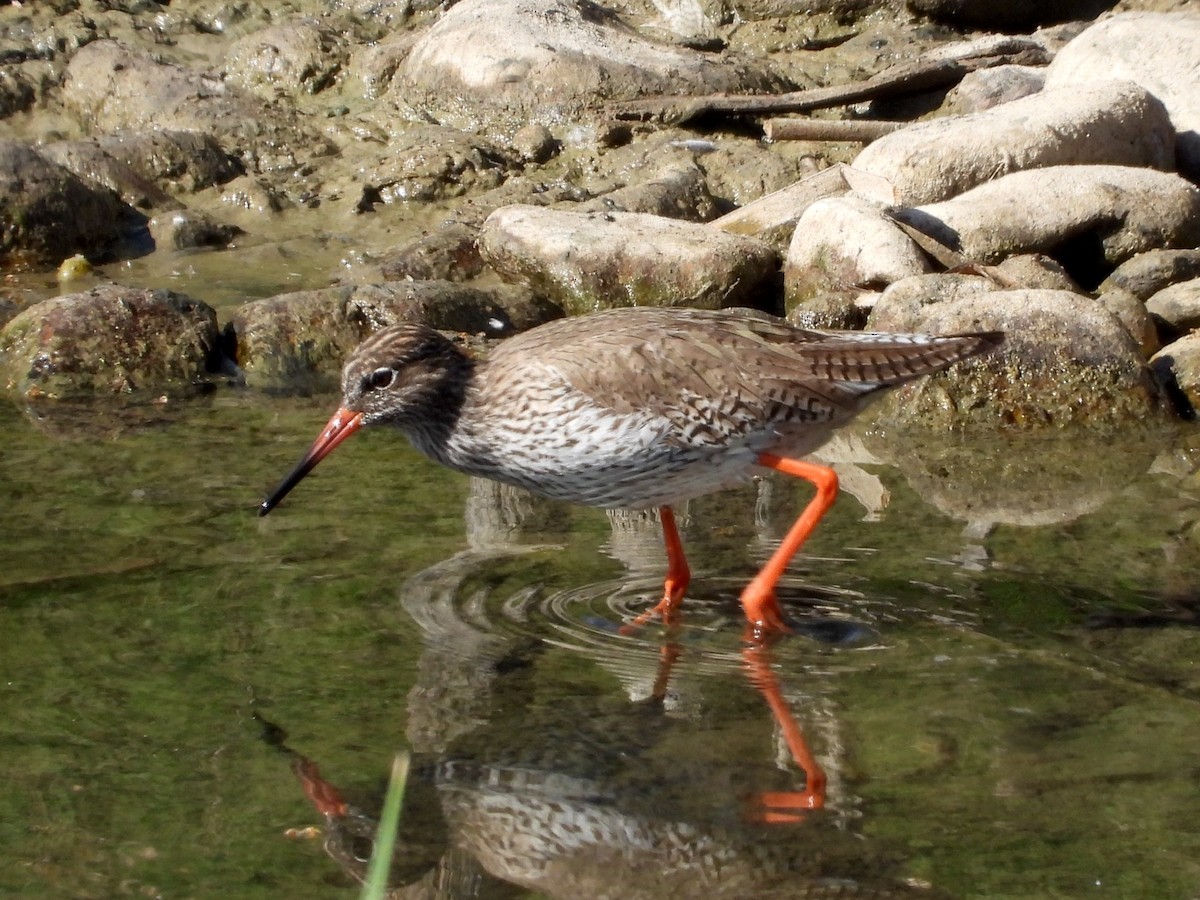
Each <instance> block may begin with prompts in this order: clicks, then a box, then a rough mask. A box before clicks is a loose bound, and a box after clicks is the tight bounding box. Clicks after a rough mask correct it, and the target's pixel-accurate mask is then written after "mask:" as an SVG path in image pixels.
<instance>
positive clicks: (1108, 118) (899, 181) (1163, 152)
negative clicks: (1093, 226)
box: [854, 81, 1175, 205]
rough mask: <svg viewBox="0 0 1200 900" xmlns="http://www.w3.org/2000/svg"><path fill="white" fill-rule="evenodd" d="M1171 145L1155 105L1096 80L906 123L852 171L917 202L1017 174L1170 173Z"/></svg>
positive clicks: (1129, 85)
mask: <svg viewBox="0 0 1200 900" xmlns="http://www.w3.org/2000/svg"><path fill="white" fill-rule="evenodd" d="M1174 144H1175V132H1174V130H1173V129H1172V127H1171V121H1170V119H1169V118H1168V116H1167V111H1166V109H1165V108H1164V107H1163V105H1162V104H1161V103H1159V102H1158V101H1157V100H1156V99H1154V97H1152V96H1151V95H1150V94H1148V93H1147V92H1146V91H1145V90H1144V89H1143V88H1141V87H1139V86H1138V85H1136V84H1134V83H1133V82H1119V81H1101V82H1098V83H1096V84H1090V85H1074V86H1072V87H1070V88H1066V89H1063V90H1050V89H1047V90H1045V91H1041V92H1040V93H1037V94H1034V95H1033V96H1030V97H1026V98H1024V99H1022V100H1014V101H1013V102H1012V103H1006V104H1004V105H1002V106H998V107H995V108H994V109H989V110H987V111H985V112H980V113H975V114H973V115H967V116H951V117H945V118H939V119H932V120H930V121H927V122H919V123H917V124H915V125H910V126H908V127H907V128H903V129H901V130H899V131H894V132H892V133H891V134H888V135H884V136H883V137H881V138H879V139H878V140H876V141H874V142H873V143H871V144H870V145H869V146H867V147H866V148H864V149H863V151H862V152H861V153H859V154H858V156H857V157H856V158H855V160H854V168H855V169H859V170H862V171H864V172H869V173H871V174H874V175H877V176H879V177H882V178H886V179H887V180H888V181H890V182H891V183H892V185H893V186H894V188H895V190H896V196H897V200H898V202H900V203H903V204H907V205H919V204H922V203H932V202H936V201H938V200H945V199H946V198H948V197H953V196H956V195H958V194H961V193H962V192H963V191H966V190H969V189H970V188H973V187H975V186H976V185H979V184H982V183H984V182H985V181H991V180H993V179H995V178H998V177H1000V176H1002V175H1006V174H1008V173H1010V172H1017V171H1020V170H1022V169H1034V168H1043V167H1046V166H1056V165H1080V164H1100V163H1103V164H1111V165H1122V166H1138V167H1142V166H1149V167H1152V168H1157V169H1173V168H1174V162H1175V159H1174V157H1175V151H1174Z"/></svg>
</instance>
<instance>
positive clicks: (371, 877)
mask: <svg viewBox="0 0 1200 900" xmlns="http://www.w3.org/2000/svg"><path fill="white" fill-rule="evenodd" d="M407 783H408V754H407V753H397V754H396V758H395V759H393V760H392V777H391V779H390V780H389V781H388V789H387V795H386V796H385V797H384V798H383V812H382V813H381V814H380V816H379V830H378V831H377V832H376V833H375V849H374V852H372V853H371V865H370V866H369V867H368V868H367V880H366V881H365V882H363V890H362V894H361V900H384V898H385V897H387V885H388V870H389V869H390V868H391V865H392V849H393V848H394V847H395V846H396V832H397V831H399V829H400V806H401V804H402V802H403V800H404V789H405V786H406V785H407Z"/></svg>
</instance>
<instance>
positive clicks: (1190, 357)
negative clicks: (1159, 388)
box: [1150, 332, 1200, 416]
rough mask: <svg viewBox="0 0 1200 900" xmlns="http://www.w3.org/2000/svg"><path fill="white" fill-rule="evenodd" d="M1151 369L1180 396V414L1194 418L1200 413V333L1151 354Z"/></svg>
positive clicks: (1173, 342) (1192, 334)
mask: <svg viewBox="0 0 1200 900" xmlns="http://www.w3.org/2000/svg"><path fill="white" fill-rule="evenodd" d="M1150 365H1151V366H1152V367H1153V368H1154V371H1155V372H1157V373H1158V377H1159V378H1160V379H1161V380H1162V381H1163V383H1164V384H1169V385H1171V386H1172V387H1173V388H1174V389H1176V390H1177V391H1178V392H1179V393H1180V394H1182V399H1183V400H1184V403H1182V404H1180V405H1182V406H1183V407H1184V409H1182V410H1181V412H1183V413H1184V414H1186V415H1189V416H1195V414H1196V411H1197V410H1200V332H1192V333H1191V334H1188V335H1184V336H1183V337H1181V338H1179V340H1177V341H1172V342H1171V343H1169V344H1167V345H1166V346H1165V347H1163V348H1162V349H1161V350H1159V351H1158V353H1156V354H1154V356H1153V358H1151V360H1150Z"/></svg>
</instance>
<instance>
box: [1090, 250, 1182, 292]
mask: <svg viewBox="0 0 1200 900" xmlns="http://www.w3.org/2000/svg"><path fill="white" fill-rule="evenodd" d="M1193 278H1200V250H1147V251H1146V252H1145V253H1139V254H1138V255H1137V256H1134V257H1133V258H1131V259H1128V260H1126V261H1125V262H1123V263H1121V265H1120V266H1118V267H1117V269H1116V271H1114V272H1113V273H1112V274H1111V275H1109V276H1108V278H1107V279H1105V281H1104V283H1103V284H1101V285H1100V290H1101V291H1107V290H1109V289H1111V288H1124V289H1125V290H1127V291H1130V292H1131V293H1133V294H1134V295H1135V296H1137V297H1139V298H1140V299H1142V300H1149V299H1150V297H1151V296H1153V295H1154V294H1156V293H1157V292H1159V291H1161V290H1162V289H1163V288H1165V287H1166V286H1167V285H1169V284H1175V283H1177V282H1180V281H1190V280H1191V279H1193Z"/></svg>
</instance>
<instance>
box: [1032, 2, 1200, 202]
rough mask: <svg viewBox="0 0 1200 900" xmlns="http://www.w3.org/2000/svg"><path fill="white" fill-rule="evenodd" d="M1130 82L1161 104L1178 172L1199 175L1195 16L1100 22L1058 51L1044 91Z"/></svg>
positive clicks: (1198, 27) (1199, 26) (1199, 45)
mask: <svg viewBox="0 0 1200 900" xmlns="http://www.w3.org/2000/svg"><path fill="white" fill-rule="evenodd" d="M1113 78H1120V79H1125V80H1128V81H1135V82H1137V83H1138V84H1140V85H1141V86H1142V87H1144V88H1145V89H1146V90H1147V91H1149V92H1150V93H1151V94H1153V95H1154V96H1155V97H1157V98H1158V99H1159V100H1161V101H1162V104H1163V106H1165V107H1166V110H1167V113H1168V115H1170V117H1171V123H1172V124H1173V125H1174V127H1175V133H1176V154H1177V157H1178V165H1179V169H1180V171H1182V172H1185V173H1186V174H1188V175H1189V176H1191V177H1193V178H1195V177H1197V176H1200V14H1198V13H1196V12H1195V11H1189V12H1175V13H1157V12H1131V13H1122V14H1121V15H1116V16H1112V17H1111V18H1107V19H1103V20H1101V21H1099V22H1097V23H1096V24H1095V25H1092V26H1091V27H1090V28H1088V29H1087V30H1085V31H1084V32H1083V33H1082V34H1080V35H1079V36H1078V37H1076V38H1075V39H1074V40H1073V41H1071V42H1070V43H1069V44H1067V45H1066V46H1065V47H1063V48H1062V50H1060V51H1059V52H1058V54H1057V55H1056V56H1055V58H1054V61H1053V62H1051V64H1050V68H1049V70H1048V72H1047V75H1046V87H1047V88H1049V89H1054V88H1067V89H1076V90H1081V89H1084V88H1085V86H1087V85H1092V84H1095V83H1096V82H1098V81H1103V80H1106V79H1113Z"/></svg>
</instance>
